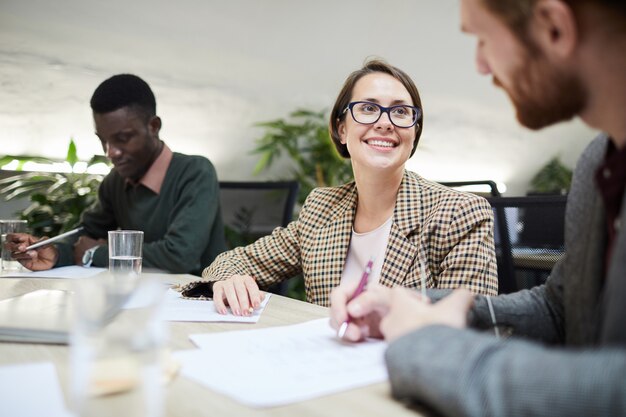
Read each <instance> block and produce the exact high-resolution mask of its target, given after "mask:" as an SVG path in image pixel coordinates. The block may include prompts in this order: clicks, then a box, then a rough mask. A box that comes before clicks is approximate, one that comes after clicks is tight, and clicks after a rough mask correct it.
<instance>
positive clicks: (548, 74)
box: [493, 55, 586, 129]
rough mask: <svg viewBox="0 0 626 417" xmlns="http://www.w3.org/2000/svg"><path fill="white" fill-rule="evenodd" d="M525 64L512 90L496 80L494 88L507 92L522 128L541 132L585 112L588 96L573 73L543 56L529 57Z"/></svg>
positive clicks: (514, 78) (518, 69)
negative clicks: (553, 64) (557, 67)
mask: <svg viewBox="0 0 626 417" xmlns="http://www.w3.org/2000/svg"><path fill="white" fill-rule="evenodd" d="M524 61H525V64H524V65H522V66H520V67H519V68H517V69H516V70H515V71H514V72H513V74H512V77H511V85H509V86H508V87H507V86H504V85H503V84H502V82H501V81H500V80H499V79H498V78H497V77H496V76H494V77H493V83H494V85H496V86H497V87H500V88H502V89H504V90H505V91H506V92H507V94H508V96H509V98H510V99H511V101H512V102H513V105H514V106H515V110H516V112H517V120H518V121H519V122H520V123H521V124H522V125H524V126H526V127H528V128H530V129H541V128H542V127H546V126H549V125H552V124H554V123H557V122H561V121H564V120H569V119H571V118H573V117H574V116H576V115H577V114H579V113H580V112H581V111H582V109H583V107H584V105H585V101H586V94H585V91H584V88H583V86H582V84H581V83H580V82H579V80H578V79H577V78H576V77H574V75H573V74H571V73H566V72H564V71H561V70H559V69H556V68H554V67H553V66H551V65H550V63H548V62H547V60H546V59H545V58H544V57H543V56H542V55H537V56H532V57H530V56H529V57H527V59H526V60H524Z"/></svg>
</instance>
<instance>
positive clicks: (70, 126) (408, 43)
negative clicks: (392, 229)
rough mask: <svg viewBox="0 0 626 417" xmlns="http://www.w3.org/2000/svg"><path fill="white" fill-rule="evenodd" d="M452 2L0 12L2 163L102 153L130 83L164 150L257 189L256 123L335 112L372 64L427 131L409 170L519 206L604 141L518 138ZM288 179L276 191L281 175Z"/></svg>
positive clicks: (569, 127) (79, 4) (25, 5)
mask: <svg viewBox="0 0 626 417" xmlns="http://www.w3.org/2000/svg"><path fill="white" fill-rule="evenodd" d="M457 7H458V6H457V4H456V2H453V1H449V0H444V1H434V0H421V1H418V0H399V1H394V2H386V1H385V2H383V1H379V0H343V1H332V0H320V1H314V2H313V1H306V2H305V1H289V0H282V1H280V0H263V1H247V0H230V1H216V0H205V1H202V0H181V1H176V2H168V4H161V3H155V2H151V1H148V0H136V1H132V2H128V1H121V0H111V1H107V2H85V1H82V0H66V1H59V2H50V1H47V0H29V1H23V0H0V80H1V81H0V82H1V87H0V143H1V145H0V154H11V153H14V154H19V153H27V154H41V155H45V156H50V157H63V156H64V151H65V148H66V146H67V143H68V140H69V137H70V136H73V137H74V138H75V139H76V141H77V144H78V149H79V154H80V156H81V157H83V158H85V159H86V158H89V157H90V156H91V155H93V154H94V153H97V152H101V150H100V148H99V142H98V141H97V139H96V137H95V136H94V135H93V126H92V121H91V115H90V111H89V108H88V100H89V97H90V95H91V93H92V91H93V90H94V88H95V87H96V86H97V85H98V83H99V82H100V81H102V80H103V79H104V78H106V77H108V76H110V75H112V74H115V73H119V72H133V73H136V74H138V75H140V76H142V77H143V78H145V79H146V80H147V81H148V82H149V83H150V84H151V85H152V86H153V89H154V90H155V93H156V95H157V103H158V113H159V114H160V116H161V117H162V118H163V120H164V128H163V130H162V137H163V138H164V139H165V140H166V141H167V143H168V144H169V145H170V146H171V147H172V148H173V149H174V150H178V151H181V152H186V153H197V154H202V155H206V156H208V157H209V158H210V159H212V160H213V161H214V163H215V164H216V166H217V168H218V173H219V175H220V176H221V178H223V179H230V180H233V179H248V178H251V176H252V174H251V171H252V167H253V166H254V162H255V160H256V158H255V157H254V156H251V155H250V154H249V150H250V149H251V148H252V147H253V140H254V139H255V138H257V137H259V136H260V134H261V131H260V130H259V129H257V128H255V127H253V124H254V123H255V122H257V121H260V120H267V119H271V118H275V117H282V116H284V115H286V114H287V113H288V112H290V111H291V110H293V109H295V108H297V107H309V108H313V109H321V108H328V107H330V106H331V105H332V102H333V100H334V98H335V95H336V94H337V92H338V90H339V87H340V86H341V84H342V82H343V80H344V78H345V76H346V75H347V74H348V73H349V72H350V71H351V70H353V69H356V68H357V67H359V66H360V64H361V63H362V62H363V60H364V59H365V58H366V57H367V56H371V55H377V56H381V57H383V58H385V59H387V60H388V61H389V62H390V63H392V64H394V65H397V66H399V67H401V68H403V69H404V70H405V71H407V72H408V73H409V74H411V75H412V76H413V78H414V80H415V81H416V83H417V84H418V87H419V88H420V90H421V93H422V98H423V103H424V108H425V115H426V119H425V129H424V134H423V137H422V142H421V144H420V148H419V149H418V152H417V154H416V155H415V156H414V158H413V159H412V160H411V161H410V163H409V167H410V168H411V169H413V170H415V171H418V172H420V173H422V174H423V175H425V176H426V177H429V178H431V179H435V180H467V179H486V178H489V179H494V180H496V181H500V182H504V183H505V184H506V185H507V187H508V189H509V194H520V193H523V192H524V191H525V188H526V185H527V183H528V181H529V179H530V178H531V177H532V175H533V174H534V172H535V171H536V170H537V169H539V167H540V166H541V165H543V164H544V163H545V162H546V161H547V160H549V159H550V158H551V157H553V156H555V155H559V156H561V157H562V159H563V161H564V162H565V163H566V164H568V165H570V166H571V165H572V164H573V163H574V161H575V159H576V156H577V154H578V153H579V152H580V151H581V149H582V148H583V147H584V145H585V144H586V143H587V142H588V140H589V139H590V138H591V136H592V135H593V134H592V132H591V131H590V130H588V129H586V128H584V127H583V126H582V124H581V123H580V122H573V123H568V124H563V125H560V126H558V127H555V128H551V129H548V130H545V131H542V132H540V133H537V132H530V131H527V130H525V129H522V128H520V127H519V126H518V125H517V123H516V122H515V120H514V116H513V112H512V109H511V106H510V104H509V102H508V99H507V98H506V96H505V95H504V93H503V92H501V91H499V90H496V89H495V88H493V87H492V86H491V85H490V84H491V80H490V79H488V78H483V77H480V76H479V75H477V74H476V72H475V70H474V63H473V56H474V49H473V48H474V40H472V39H470V38H468V37H466V36H464V35H462V34H461V33H460V31H459V29H458V26H459V23H458V16H457V15H458V10H457ZM281 170H284V166H283V167H282V168H281V167H280V166H279V167H277V168H276V170H275V172H273V173H270V174H268V175H266V177H275V176H280V174H281Z"/></svg>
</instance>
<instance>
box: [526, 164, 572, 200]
mask: <svg viewBox="0 0 626 417" xmlns="http://www.w3.org/2000/svg"><path fill="white" fill-rule="evenodd" d="M571 183H572V170H571V169H569V168H567V167H566V166H565V165H563V163H562V162H561V161H560V160H559V158H552V159H551V160H550V161H548V163H547V164H546V165H544V166H543V168H541V169H540V170H539V172H537V174H536V175H535V176H534V177H533V179H532V180H531V182H530V185H531V190H530V191H531V192H532V193H541V194H567V192H568V191H569V188H570V185H571Z"/></svg>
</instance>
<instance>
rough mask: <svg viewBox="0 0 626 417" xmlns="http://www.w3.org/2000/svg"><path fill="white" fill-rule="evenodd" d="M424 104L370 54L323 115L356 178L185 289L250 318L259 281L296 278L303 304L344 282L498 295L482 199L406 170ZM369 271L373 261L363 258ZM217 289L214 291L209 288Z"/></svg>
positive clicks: (322, 193)
mask: <svg viewBox="0 0 626 417" xmlns="http://www.w3.org/2000/svg"><path fill="white" fill-rule="evenodd" d="M422 123H423V114H422V105H421V101H420V96H419V93H418V91H417V88H416V87H415V85H414V84H413V81H412V80H411V79H410V78H409V77H408V76H407V75H406V74H405V73H404V72H403V71H401V70H399V69H398V68H395V67H393V66H391V65H389V64H387V63H385V62H383V61H379V60H372V61H369V62H366V64H365V65H364V66H363V68H361V69H360V70H357V71H355V72H353V73H352V74H350V76H349V77H348V79H347V80H346V82H345V84H344V86H343V88H342V90H341V92H340V93H339V96H338V98H337V101H336V102H335V105H334V107H333V110H332V113H331V115H330V133H331V137H332V140H333V142H334V145H335V146H336V148H337V150H338V151H339V153H340V154H341V155H342V156H343V157H345V158H350V160H351V162H352V169H353V172H354V181H353V182H351V183H349V184H345V185H343V186H339V187H328V188H317V189H315V190H313V191H312V192H311V194H310V195H309V196H308V198H307V200H306V202H305V204H304V206H303V207H302V210H301V212H300V215H299V218H298V220H296V221H293V222H292V223H290V224H289V225H288V226H287V227H286V228H277V229H276V230H274V232H273V233H272V234H271V235H269V236H266V237H263V238H261V239H259V240H258V241H256V242H255V243H253V244H250V245H248V246H245V247H239V248H236V249H233V250H231V251H228V252H225V253H223V254H222V255H220V256H218V258H216V260H215V261H214V262H213V263H212V264H211V265H210V266H209V267H208V268H206V269H205V270H204V273H203V277H204V278H205V279H206V280H205V281H203V282H201V283H192V284H190V285H188V286H187V287H186V288H185V289H184V290H183V295H187V296H193V295H195V294H199V293H200V294H202V293H204V295H212V296H213V299H214V301H215V307H216V308H217V310H218V311H219V312H221V313H226V312H227V306H230V308H231V310H232V312H233V313H234V314H235V315H249V314H251V312H252V310H253V308H256V307H258V306H259V305H260V303H261V294H260V291H259V287H262V288H264V287H268V286H270V285H272V284H275V283H278V282H280V281H283V280H285V279H288V278H291V277H293V276H295V275H298V274H302V275H303V277H304V284H305V288H306V297H307V300H308V301H309V302H312V303H316V304H320V305H323V306H328V305H329V304H330V298H329V297H330V292H331V290H332V289H333V288H335V287H337V286H338V285H339V284H343V283H349V282H351V281H355V280H356V281H359V280H361V278H362V277H363V274H364V273H365V272H364V271H365V270H366V269H367V270H368V273H369V276H368V277H367V280H368V282H370V283H374V282H375V283H380V284H383V285H386V286H390V287H391V286H396V285H402V286H406V287H415V288H419V287H421V286H422V283H425V286H426V287H431V288H457V287H466V288H468V289H469V290H471V291H474V292H475V293H480V294H491V295H495V294H497V290H498V282H497V273H496V259H495V252H494V245H493V215H492V210H491V207H490V206H489V204H488V202H487V201H486V200H485V199H483V198H481V197H478V196H476V195H473V194H468V193H462V192H458V191H454V190H451V189H449V188H446V187H443V186H441V185H439V184H437V183H434V182H431V181H428V180H426V179H424V178H422V177H420V176H419V175H418V174H416V173H413V172H409V171H406V170H405V163H406V161H407V160H408V159H409V158H410V157H411V156H412V155H413V153H414V152H415V149H416V148H417V143H418V141H419V138H420V135H421V133H422ZM370 261H371V262H372V263H371V268H368V267H367V265H368V262H370ZM211 292H212V294H211Z"/></svg>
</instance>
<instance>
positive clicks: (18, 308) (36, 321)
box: [0, 290, 72, 343]
mask: <svg viewBox="0 0 626 417" xmlns="http://www.w3.org/2000/svg"><path fill="white" fill-rule="evenodd" d="M70 297H71V293H70V292H68V291H61V290H37V291H33V292H29V293H26V294H24V295H20V296H17V297H13V298H8V299H6V300H2V301H0V341H5V342H28V343H67V341H68V338H69V330H70V323H71V319H72V311H71V303H70Z"/></svg>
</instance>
